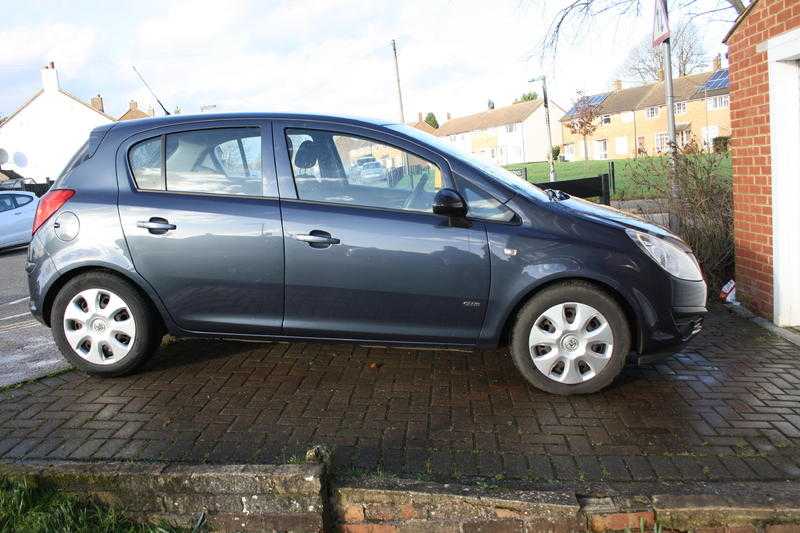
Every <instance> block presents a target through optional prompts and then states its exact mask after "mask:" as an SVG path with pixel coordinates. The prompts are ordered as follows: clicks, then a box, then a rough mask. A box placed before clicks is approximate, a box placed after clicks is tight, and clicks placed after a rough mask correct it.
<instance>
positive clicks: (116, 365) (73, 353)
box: [50, 272, 162, 376]
mask: <svg viewBox="0 0 800 533" xmlns="http://www.w3.org/2000/svg"><path fill="white" fill-rule="evenodd" d="M50 324H51V327H52V329H53V337H54V338H55V341H56V345H57V346H58V348H59V350H61V353H62V354H63V355H64V357H65V358H66V359H67V361H69V362H70V363H72V365H74V366H75V367H77V368H79V369H80V370H83V371H84V372H88V373H90V374H96V375H102V376H119V375H123V374H126V373H128V372H131V371H133V370H134V369H135V368H136V367H138V366H139V365H141V364H142V363H144V362H145V361H146V360H147V358H148V357H149V356H150V355H152V354H153V352H155V350H156V349H157V348H158V345H159V343H160V341H161V337H162V334H161V329H160V328H159V323H158V321H157V320H156V317H155V315H154V312H153V311H152V309H151V306H150V305H149V302H148V301H147V300H146V299H145V298H144V297H143V296H142V295H141V294H140V293H139V292H138V291H137V290H136V289H135V288H134V287H132V286H131V285H130V284H129V283H128V282H126V281H124V280H123V279H121V278H119V277H117V276H114V275H112V274H107V273H104V272H92V273H87V274H82V275H80V276H78V277H76V278H74V279H72V280H70V281H69V282H67V283H66V284H65V285H64V287H62V288H61V290H60V291H59V292H58V295H57V296H56V298H55V300H54V302H53V311H52V317H51V322H50Z"/></svg>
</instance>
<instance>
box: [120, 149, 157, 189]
mask: <svg viewBox="0 0 800 533" xmlns="http://www.w3.org/2000/svg"><path fill="white" fill-rule="evenodd" d="M128 159H129V161H130V165H131V171H132V172H133V179H134V181H136V186H137V187H138V188H140V189H143V190H148V191H163V190H164V176H163V174H162V172H161V171H162V168H161V137H156V138H155V139H148V140H146V141H142V142H140V143H137V144H135V145H133V147H132V148H131V150H130V152H129V153H128Z"/></svg>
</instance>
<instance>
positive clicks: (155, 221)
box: [136, 217, 178, 235]
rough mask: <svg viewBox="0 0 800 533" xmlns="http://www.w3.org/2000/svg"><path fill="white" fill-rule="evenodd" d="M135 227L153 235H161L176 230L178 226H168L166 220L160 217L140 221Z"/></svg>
mask: <svg viewBox="0 0 800 533" xmlns="http://www.w3.org/2000/svg"><path fill="white" fill-rule="evenodd" d="M136 227H138V228H144V229H146V230H147V231H149V232H150V233H152V234H153V235H163V234H165V233H166V232H168V231H170V230H173V229H176V228H177V227H178V226H176V225H175V224H170V223H169V222H168V221H167V220H166V219H163V218H160V217H152V218H151V219H150V220H147V221H144V220H140V221H139V222H137V223H136Z"/></svg>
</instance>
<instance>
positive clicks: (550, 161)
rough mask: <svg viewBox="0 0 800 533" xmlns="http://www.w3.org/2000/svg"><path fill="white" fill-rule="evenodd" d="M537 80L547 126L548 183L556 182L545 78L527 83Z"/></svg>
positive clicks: (533, 80) (540, 77) (531, 81)
mask: <svg viewBox="0 0 800 533" xmlns="http://www.w3.org/2000/svg"><path fill="white" fill-rule="evenodd" d="M539 80H541V81H542V100H543V104H544V123H545V125H546V126H547V163H548V165H549V167H550V171H549V179H550V181H556V164H555V161H553V133H552V130H551V129H550V103H549V101H548V99H547V76H539V77H538V78H533V79H531V80H530V81H529V83H533V82H535V81H539Z"/></svg>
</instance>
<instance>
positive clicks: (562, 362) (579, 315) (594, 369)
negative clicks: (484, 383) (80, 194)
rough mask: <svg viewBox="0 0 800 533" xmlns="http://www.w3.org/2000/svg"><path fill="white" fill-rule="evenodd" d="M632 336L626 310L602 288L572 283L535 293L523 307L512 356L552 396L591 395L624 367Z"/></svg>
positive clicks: (534, 382) (579, 282) (532, 380)
mask: <svg viewBox="0 0 800 533" xmlns="http://www.w3.org/2000/svg"><path fill="white" fill-rule="evenodd" d="M630 345H631V334H630V327H629V325H628V321H627V318H626V316H625V312H624V311H623V310H622V308H621V307H620V305H619V304H618V303H617V302H616V301H615V300H614V298H612V297H611V296H610V295H608V294H607V293H606V292H605V291H603V290H601V289H599V288H598V287H596V286H594V285H592V284H590V283H586V282H582V281H571V282H564V283H560V284H557V285H552V286H550V287H547V288H546V289H544V290H542V291H541V292H539V293H537V294H536V295H535V296H534V297H533V298H531V299H530V300H529V301H528V302H527V303H526V304H525V305H524V306H523V307H522V309H521V310H520V312H519V314H518V315H517V320H516V323H515V325H514V329H513V331H512V338H511V355H512V358H513V359H514V363H515V365H516V366H517V368H518V369H519V371H520V373H522V375H523V376H524V377H525V378H526V379H527V380H528V381H529V382H530V383H531V384H532V385H533V386H535V387H537V388H539V389H542V390H544V391H547V392H550V393H554V394H587V393H592V392H596V391H598V390H600V389H602V388H604V387H606V386H608V385H609V384H610V383H611V382H612V381H613V380H614V378H615V377H617V375H618V374H619V373H620V372H621V371H622V367H623V366H624V365H625V361H626V359H627V356H628V352H629V351H630Z"/></svg>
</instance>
